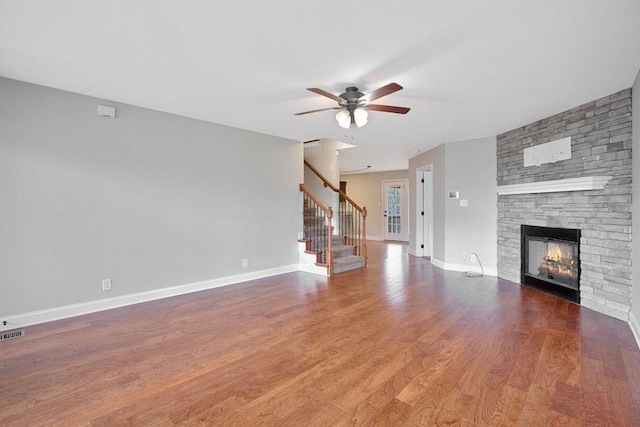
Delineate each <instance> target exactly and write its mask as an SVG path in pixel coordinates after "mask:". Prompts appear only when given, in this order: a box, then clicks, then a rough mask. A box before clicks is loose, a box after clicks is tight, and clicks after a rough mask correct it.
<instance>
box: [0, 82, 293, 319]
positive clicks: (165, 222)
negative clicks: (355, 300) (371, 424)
mask: <svg viewBox="0 0 640 427" xmlns="http://www.w3.org/2000/svg"><path fill="white" fill-rule="evenodd" d="M98 103H102V104H107V105H112V106H115V107H117V118H116V119H106V118H101V117H97V115H96V105H97V104H98ZM302 179H303V172H302V144H300V143H296V142H294V141H289V140H284V139H281V138H276V137H272V136H267V135H261V134H257V133H253V132H248V131H244V130H239V129H234V128H230V127H226V126H221V125H216V124H212V123H207V122H203V121H198V120H192V119H187V118H184V117H179V116H174V115H170V114H164V113H160V112H156V111H151V110H147V109H143V108H137V107H133V106H129V105H122V104H118V103H115V102H107V101H101V100H98V99H94V98H91V97H87V96H82V95H77V94H72V93H67V92H62V91H58V90H54V89H49V88H44V87H40V86H35V85H31V84H27V83H22V82H17V81H13V80H8V79H4V78H0V195H1V196H2V202H1V203H2V204H1V208H0V236H1V240H0V284H1V286H2V291H3V295H2V298H0V316H3V315H13V314H20V313H25V312H29V311H33V310H41V309H49V308H52V307H59V306H63V305H68V304H74V303H83V302H89V301H94V300H98V299H102V298H107V297H114V296H120V295H127V294H132V293H138V292H145V291H149V290H154V289H160V288H164V287H168V286H175V285H182V284H188V283H193V282H197V281H204V280H209V279H214V278H221V277H227V276H231V275H236V274H242V273H247V272H250V271H259V270H266V269H270V268H277V267H282V266H288V265H292V264H297V263H298V253H297V241H296V240H297V232H298V231H301V230H302V218H301V215H300V212H301V211H302V199H301V196H300V194H299V192H298V188H297V186H298V184H299V183H300V182H302ZM243 258H247V259H249V268H247V269H243V268H242V259H243ZM103 278H111V279H112V280H113V290H112V291H111V292H102V290H101V279H103Z"/></svg>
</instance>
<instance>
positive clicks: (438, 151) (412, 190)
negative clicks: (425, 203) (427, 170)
mask: <svg viewBox="0 0 640 427" xmlns="http://www.w3.org/2000/svg"><path fill="white" fill-rule="evenodd" d="M444 150H445V149H444V145H439V146H437V147H436V148H434V149H432V150H429V151H427V152H424V153H421V154H419V155H417V156H416V157H413V158H411V159H409V212H410V214H409V219H410V225H409V228H410V229H411V230H416V216H415V215H411V212H416V177H417V175H416V174H417V171H418V170H420V169H422V168H423V167H424V166H427V165H432V167H431V170H432V172H433V258H435V259H439V260H444V244H445V227H444V221H445V212H444V209H445V182H444V169H445V158H444V155H445V153H444ZM418 244H419V242H417V241H416V236H415V233H414V232H411V233H410V235H409V249H410V250H411V251H413V252H414V253H415V252H416V250H417V245H418Z"/></svg>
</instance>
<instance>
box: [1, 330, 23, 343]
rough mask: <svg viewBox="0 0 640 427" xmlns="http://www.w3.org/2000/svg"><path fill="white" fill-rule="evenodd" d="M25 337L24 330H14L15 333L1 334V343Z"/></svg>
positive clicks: (6, 332) (5, 332)
mask: <svg viewBox="0 0 640 427" xmlns="http://www.w3.org/2000/svg"><path fill="white" fill-rule="evenodd" d="M23 336H24V331H23V330H22V329H14V330H13V331H4V332H0V341H4V340H10V339H12V338H20V337H23Z"/></svg>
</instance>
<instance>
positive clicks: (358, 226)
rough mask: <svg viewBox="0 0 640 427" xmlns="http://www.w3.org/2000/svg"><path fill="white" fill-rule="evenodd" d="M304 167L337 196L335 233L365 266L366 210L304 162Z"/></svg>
mask: <svg viewBox="0 0 640 427" xmlns="http://www.w3.org/2000/svg"><path fill="white" fill-rule="evenodd" d="M304 165H305V166H306V167H308V168H309V170H310V171H311V172H313V173H314V174H315V175H316V176H317V177H318V178H319V179H320V180H321V181H322V183H323V185H324V187H325V188H329V189H331V190H332V191H333V192H335V193H336V194H337V195H338V196H339V200H340V201H339V209H338V213H337V216H338V217H337V218H336V220H335V222H336V229H337V232H338V233H339V235H340V236H342V237H343V238H344V241H345V244H347V245H350V246H353V247H355V255H360V256H361V257H363V258H364V265H367V208H365V207H360V206H358V204H357V203H356V202H354V201H353V200H352V199H351V198H350V197H349V196H347V195H346V193H345V192H344V191H341V190H340V189H339V188H336V187H335V186H334V185H333V184H331V182H329V181H328V180H327V179H326V178H325V177H324V176H322V174H321V173H320V172H318V171H317V170H316V169H315V168H314V167H313V166H311V164H309V162H307V161H306V160H305V161H304Z"/></svg>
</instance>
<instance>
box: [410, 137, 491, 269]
mask: <svg viewBox="0 0 640 427" xmlns="http://www.w3.org/2000/svg"><path fill="white" fill-rule="evenodd" d="M495 150H496V139H495V138H494V137H490V138H480V139H474V140H468V141H458V142H449V143H446V144H443V145H440V146H438V147H436V148H434V149H433V150H430V151H427V152H425V153H422V154H420V155H419V156H416V157H414V158H412V159H410V160H409V187H410V190H409V204H410V209H411V210H410V212H415V210H416V207H415V206H416V173H417V171H418V170H420V169H422V168H423V167H424V166H427V165H433V167H432V170H433V261H434V263H435V264H436V265H440V266H443V267H444V268H445V269H449V270H457V271H466V270H473V271H480V269H479V265H478V264H474V263H471V260H470V258H468V259H467V260H466V261H464V260H463V259H462V254H463V253H469V254H470V253H472V252H475V253H477V254H478V256H479V257H480V260H481V262H482V266H483V267H484V269H485V273H487V274H494V275H495V274H496V218H497V208H496V203H497V196H496V158H495V153H496V151H495ZM449 191H459V192H460V198H461V199H466V200H468V202H469V206H468V207H461V206H460V199H449V198H448V192H449ZM411 226H412V228H411V229H412V230H415V229H416V228H415V215H414V216H413V217H412V220H411ZM417 244H418V242H417V241H416V237H415V233H413V232H412V233H411V237H410V241H409V245H410V248H411V249H412V250H414V251H415V250H416V249H417Z"/></svg>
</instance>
